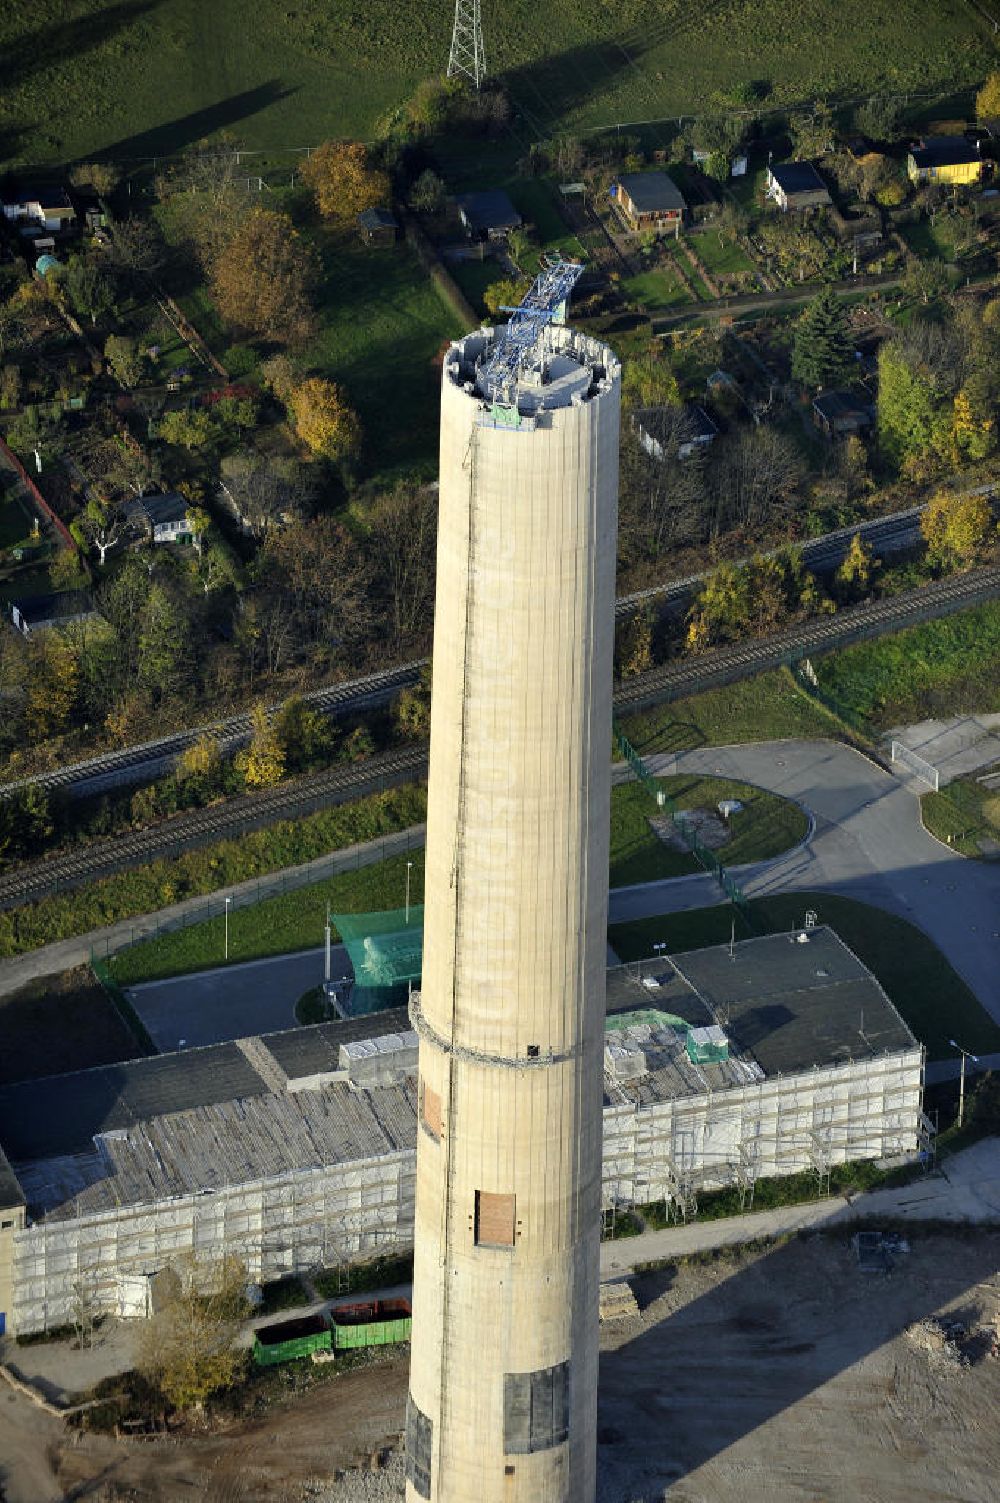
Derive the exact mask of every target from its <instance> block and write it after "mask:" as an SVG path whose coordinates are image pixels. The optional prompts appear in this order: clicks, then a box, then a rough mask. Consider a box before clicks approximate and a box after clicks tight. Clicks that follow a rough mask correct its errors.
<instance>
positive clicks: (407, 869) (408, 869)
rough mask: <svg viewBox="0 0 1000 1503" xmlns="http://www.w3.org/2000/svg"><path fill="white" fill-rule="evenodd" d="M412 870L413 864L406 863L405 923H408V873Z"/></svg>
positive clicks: (410, 862)
mask: <svg viewBox="0 0 1000 1503" xmlns="http://www.w3.org/2000/svg"><path fill="white" fill-rule="evenodd" d="M412 870H413V862H412V861H408V862H407V863H406V923H407V924H409V922H410V873H411V871H412Z"/></svg>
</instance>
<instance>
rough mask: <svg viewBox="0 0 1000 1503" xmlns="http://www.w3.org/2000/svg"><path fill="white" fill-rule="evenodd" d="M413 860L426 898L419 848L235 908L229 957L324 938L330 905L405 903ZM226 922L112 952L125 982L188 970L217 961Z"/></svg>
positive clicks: (413, 891)
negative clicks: (408, 877) (408, 869)
mask: <svg viewBox="0 0 1000 1503" xmlns="http://www.w3.org/2000/svg"><path fill="white" fill-rule="evenodd" d="M410 862H412V870H411V872H410V899H411V901H412V902H414V903H420V902H422V901H423V890H424V853H423V851H422V850H416V849H415V850H412V851H410V852H409V853H404V854H403V855H400V856H392V857H390V858H389V860H387V861H380V862H378V863H377V864H375V865H373V866H362V867H360V868H359V869H358V870H357V871H351V872H341V873H340V875H339V876H336V877H330V878H328V880H327V881H325V882H314V883H312V885H311V886H309V887H300V888H298V889H297V890H296V891H295V892H287V893H282V894H281V895H280V897H276V898H267V899H265V900H264V901H263V902H261V903H257V904H256V905H255V906H254V907H252V908H234V909H233V910H232V911H231V912H230V915H229V963H230V964H231V965H238V964H240V962H241V961H245V960H257V959H260V958H261V957H262V956H265V955H284V954H285V953H287V952H289V951H292V950H304V949H306V948H307V947H308V946H309V945H318V944H322V942H323V925H324V923H325V920H326V905H327V904H328V903H329V905H330V907H331V909H332V911H333V912H334V913H336V912H338V911H339V912H342V913H367V912H377V911H379V910H381V909H383V908H398V907H399V906H400V904H401V903H402V901H403V896H404V894H405V892H406V867H407V864H408V863H410ZM223 926H224V920H223V919H222V918H221V917H220V918H215V919H209V920H208V921H207V922H206V923H201V924H191V925H190V926H189V927H188V928H187V929H173V930H171V931H170V932H168V933H164V934H160V935H158V936H157V938H155V939H150V940H146V941H144V942H143V943H142V944H138V945H134V946H133V947H132V948H131V949H129V950H121V951H119V953H118V954H117V955H115V956H113V958H112V961H111V973H112V975H113V976H114V979H115V980H116V981H117V982H118V983H119V985H121V986H134V985H135V984H136V983H137V982H140V981H157V980H160V979H161V978H162V977H165V976H183V975H186V974H187V972H188V971H198V970H204V968H205V967H206V966H217V965H218V964H219V956H220V955H221V954H222V952H223V941H224V935H223Z"/></svg>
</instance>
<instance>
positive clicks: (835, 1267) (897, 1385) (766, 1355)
mask: <svg viewBox="0 0 1000 1503" xmlns="http://www.w3.org/2000/svg"><path fill="white" fill-rule="evenodd" d="M998 1270H1000V1233H997V1232H993V1231H973V1230H970V1231H968V1232H967V1233H963V1232H957V1233H952V1234H949V1235H947V1236H944V1235H938V1234H936V1233H935V1234H925V1233H922V1232H920V1231H919V1229H916V1228H914V1229H913V1230H912V1234H911V1241H910V1251H909V1253H906V1254H903V1255H901V1256H899V1257H898V1258H897V1260H896V1262H895V1266H894V1267H893V1268H892V1270H891V1272H889V1273H888V1274H885V1273H864V1272H862V1271H861V1269H860V1268H859V1266H858V1262H857V1259H856V1256H855V1254H854V1251H853V1248H852V1245H851V1243H850V1242H849V1240H848V1238H847V1236H846V1235H844V1234H843V1233H838V1234H837V1235H835V1236H834V1235H829V1236H827V1235H812V1236H808V1237H805V1238H799V1239H795V1240H793V1241H790V1242H788V1243H785V1244H782V1245H777V1246H773V1247H771V1248H769V1249H767V1250H765V1251H736V1252H730V1253H726V1254H725V1256H719V1257H716V1258H714V1259H712V1260H711V1261H692V1262H688V1263H684V1264H682V1265H679V1266H673V1267H668V1268H665V1269H663V1270H660V1271H657V1272H655V1273H649V1274H644V1275H641V1276H639V1277H637V1278H636V1279H635V1280H634V1287H635V1290H636V1294H637V1297H638V1302H639V1306H640V1310H641V1312H642V1313H641V1315H640V1316H639V1317H638V1318H632V1319H630V1320H627V1321H625V1322H622V1323H619V1324H615V1325H611V1326H605V1327H604V1328H603V1329H602V1336H601V1345H602V1359H601V1387H600V1403H599V1419H598V1456H599V1488H598V1500H599V1503H661V1500H663V1499H669V1500H670V1503H932V1500H933V1503H944V1500H948V1503H992V1500H993V1499H995V1498H996V1497H997V1487H996V1477H997V1475H998V1472H1000V1431H998V1428H997V1424H996V1415H997V1413H998V1412H1000V1358H997V1357H995V1356H992V1355H991V1354H990V1347H991V1343H990V1340H989V1337H990V1336H991V1334H992V1327H993V1323H994V1322H995V1320H996V1317H997V1315H998V1313H1000V1272H998ZM941 1316H947V1317H950V1318H951V1319H954V1320H958V1321H960V1322H961V1327H960V1329H959V1330H958V1332H957V1337H958V1339H957V1340H955V1339H946V1334H945V1331H944V1329H943V1327H942V1326H941V1325H940V1324H939V1323H938V1320H937V1317H941ZM981 1327H986V1328H988V1329H982V1330H981V1329H980V1328H981ZM950 1334H951V1337H952V1338H954V1337H955V1336H956V1332H954V1331H952V1332H951V1333H950ZM406 1371H407V1358H406V1354H405V1352H403V1353H399V1354H397V1355H395V1356H394V1357H392V1358H391V1359H389V1360H388V1361H387V1362H385V1363H379V1364H378V1365H374V1366H371V1367H368V1368H364V1369H361V1370H359V1371H357V1372H353V1373H348V1374H345V1375H343V1376H342V1377H340V1378H336V1379H334V1380H333V1381H332V1382H329V1383H325V1384H323V1385H322V1386H321V1387H318V1388H315V1389H313V1390H312V1391H310V1392H309V1393H307V1394H305V1395H303V1396H300V1397H298V1398H296V1399H293V1400H290V1401H288V1402H287V1403H285V1404H282V1405H281V1406H278V1407H276V1408H274V1409H272V1410H271V1411H270V1412H269V1413H268V1414H267V1415H266V1417H265V1418H263V1419H260V1420H256V1421H254V1422H252V1423H245V1424H241V1425H239V1426H235V1427H234V1428H233V1429H231V1430H230V1431H228V1432H226V1433H222V1434H215V1435H211V1436H204V1437H191V1438H186V1439H179V1438H177V1439H171V1440H168V1441H160V1440H157V1441H152V1442H148V1443H145V1444H139V1443H137V1442H130V1443H125V1442H116V1441H113V1440H110V1439H109V1440H103V1439H101V1438H100V1437H94V1436H86V1437H84V1438H83V1439H80V1440H77V1441H74V1438H73V1435H72V1433H71V1432H67V1431H64V1430H63V1429H62V1428H61V1423H62V1422H60V1421H57V1420H49V1419H47V1418H46V1417H44V1416H41V1415H37V1418H34V1416H35V1415H36V1411H33V1410H31V1409H30V1408H29V1406H27V1405H26V1403H25V1401H24V1400H22V1399H16V1398H15V1397H14V1396H13V1395H12V1396H11V1397H10V1398H9V1399H8V1398H7V1397H6V1396H5V1395H4V1394H2V1393H0V1458H6V1461H7V1465H8V1468H9V1465H10V1459H11V1458H12V1457H13V1458H14V1466H13V1469H10V1470H8V1471H7V1472H6V1474H5V1473H4V1472H3V1471H2V1470H0V1477H3V1481H4V1484H5V1485H6V1487H7V1489H8V1492H7V1498H8V1500H9V1503H49V1500H50V1499H51V1500H58V1499H70V1498H72V1499H84V1498H87V1499H93V1500H109V1503H110V1500H112V1499H114V1500H118V1499H121V1500H124V1499H130V1500H135V1503H147V1500H148V1503H154V1500H155V1503H161V1500H162V1503H166V1500H171V1503H172V1500H175V1499H177V1500H179V1499H184V1500H191V1503H194V1500H205V1503H238V1500H244V1499H246V1500H253V1503H303V1500H305V1499H307V1498H308V1499H311V1500H314V1503H316V1500H321V1503H355V1500H359V1503H360V1500H362V1499H366V1498H372V1499H374V1498H376V1497H377V1498H391V1497H399V1496H400V1491H399V1482H398V1478H399V1475H400V1473H399V1470H398V1462H397V1463H394V1464H393V1465H392V1467H391V1468H390V1471H389V1473H388V1474H385V1473H383V1474H381V1475H380V1476H378V1477H377V1478H376V1477H375V1476H373V1475H372V1473H371V1472H370V1471H369V1470H367V1469H366V1470H365V1471H363V1472H361V1473H358V1474H357V1475H355V1476H347V1477H343V1478H342V1479H341V1480H339V1481H337V1480H334V1478H335V1476H336V1473H337V1471H338V1469H340V1468H343V1467H345V1466H348V1465H349V1464H350V1463H351V1462H356V1461H357V1460H358V1459H360V1458H367V1457H368V1456H370V1455H371V1453H372V1452H373V1451H377V1450H378V1449H379V1447H380V1446H382V1445H383V1444H387V1443H391V1441H392V1439H393V1438H394V1437H396V1436H397V1435H398V1433H399V1431H400V1429H401V1427H402V1422H403V1406H404V1400H405V1391H406ZM26 1413H27V1415H30V1416H32V1417H33V1418H32V1419H31V1420H30V1421H27V1420H26ZM25 1423H29V1424H30V1426H31V1428H30V1430H28V1431H26V1430H25V1429H24V1428H23V1426H24V1424H25ZM13 1427H16V1431H15V1428H13ZM15 1433H17V1439H18V1442H19V1449H20V1460H18V1450H17V1448H16V1447H15V1445H14V1436H15Z"/></svg>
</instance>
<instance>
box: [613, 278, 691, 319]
mask: <svg viewBox="0 0 1000 1503" xmlns="http://www.w3.org/2000/svg"><path fill="white" fill-rule="evenodd" d="M622 290H623V292H624V293H625V295H626V297H627V298H628V300H629V302H631V303H634V304H635V306H636V307H637V308H644V309H646V310H648V312H650V313H661V312H663V311H664V310H665V309H669V308H682V307H684V306H685V305H687V304H690V302H691V294H690V293H689V292H688V290H687V288H686V287H685V286H684V285H683V283H682V282H681V280H680V278H679V277H678V276H677V275H676V274H675V273H674V272H672V271H666V270H662V271H661V270H659V269H657V270H656V271H642V272H640V273H639V275H638V276H637V277H627V278H626V279H625V280H624V281H623V282H622Z"/></svg>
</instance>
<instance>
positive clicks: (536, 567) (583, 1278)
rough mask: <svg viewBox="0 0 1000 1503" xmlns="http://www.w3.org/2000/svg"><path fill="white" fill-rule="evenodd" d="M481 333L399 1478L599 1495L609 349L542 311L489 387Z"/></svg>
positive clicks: (445, 518)
mask: <svg viewBox="0 0 1000 1503" xmlns="http://www.w3.org/2000/svg"><path fill="white" fill-rule="evenodd" d="M493 348H494V336H493V334H492V332H490V331H483V332H480V333H476V334H470V335H469V336H467V337H466V338H465V339H463V340H461V341H460V342H459V343H457V344H455V345H453V346H452V347H451V349H450V350H449V352H448V354H447V356H446V358H445V365H444V372H443V381H442V400H441V472H440V473H441V495H440V519H439V533H438V574H437V607H436V616H435V625H434V681H433V697H432V711H431V750H430V785H429V800H428V816H427V868H426V879H425V909H424V963H423V980H422V989H421V992H420V993H419V995H416V996H415V997H414V999H413V1006H412V1015H413V1021H414V1026H415V1027H416V1028H417V1030H418V1033H419V1036H420V1080H419V1105H418V1112H419V1122H420V1126H419V1131H418V1144H417V1191H416V1231H415V1244H416V1251H415V1263H414V1293H413V1341H412V1356H411V1367H410V1395H409V1403H408V1410H407V1482H406V1496H407V1499H409V1500H411V1503H416V1500H417V1499H421V1500H422V1499H432V1500H434V1503H501V1500H502V1503H589V1500H592V1499H593V1496H594V1491H595V1468H596V1436H595V1425H596V1413H597V1356H598V1351H597V1336H598V1326H597V1303H598V1288H597V1286H598V1277H599V1242H600V1214H601V1106H602V1062H603V1029H604V1000H605V999H604V978H605V956H606V925H607V902H608V827H609V806H610V754H611V686H612V653H613V637H614V599H615V535H616V524H617V496H618V427H619V402H620V365H619V362H618V360H617V359H616V357H615V356H614V355H613V354H612V353H611V351H610V350H608V349H607V348H606V347H605V346H604V345H602V344H600V343H598V342H597V341H596V340H593V339H589V338H586V337H584V336H582V335H580V334H578V333H576V332H574V331H572V330H570V329H567V328H565V327H556V326H550V327H549V328H548V329H546V330H545V331H544V332H543V333H542V334H541V335H540V336H539V339H538V342H537V343H536V344H535V346H534V348H533V349H532V350H531V351H530V353H529V355H528V357H527V358H526V359H525V360H523V361H522V362H521V364H520V365H519V367H518V369H517V373H516V379H515V385H514V387H510V386H508V388H507V391H506V400H505V403H504V405H497V404H496V403H494V402H493V401H491V400H490V398H491V397H493V396H494V395H495V392H494V391H493V390H492V389H491V388H490V385H489V383H488V381H486V380H485V379H484V376H483V369H484V366H483V362H484V360H486V359H488V358H489V354H490V351H491V349H493ZM484 392H485V397H484Z"/></svg>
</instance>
